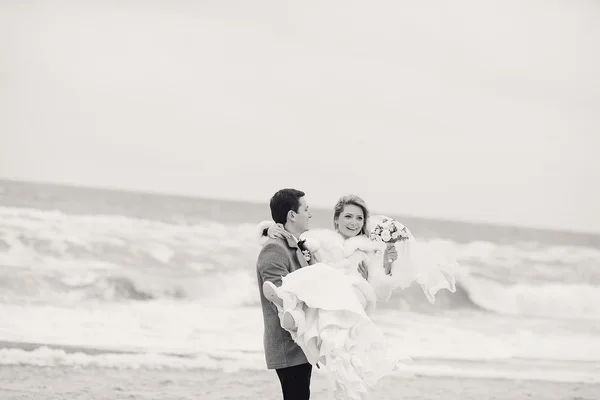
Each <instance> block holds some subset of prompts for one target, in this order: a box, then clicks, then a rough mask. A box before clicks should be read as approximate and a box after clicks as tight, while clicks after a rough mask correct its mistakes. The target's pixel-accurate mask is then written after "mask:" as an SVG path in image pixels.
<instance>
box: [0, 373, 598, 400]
mask: <svg viewBox="0 0 600 400" xmlns="http://www.w3.org/2000/svg"><path fill="white" fill-rule="evenodd" d="M0 398H2V399H3V400H17V399H19V400H20V399H64V400H74V399H82V400H83V399H86V400H88V399H112V400H117V399H142V400H147V399H161V400H170V399H173V400H175V399H177V400H188V399H190V400H191V399H203V400H226V399H239V400H246V399H247V400H250V399H252V400H256V399H264V400H276V399H280V398H281V395H280V391H279V383H278V381H277V378H276V376H275V374H274V373H273V372H269V371H238V372H223V371H214V370H193V371H175V370H169V371H156V370H144V369H139V370H132V369H127V370H118V369H99V368H85V369H84V368H81V367H59V368H56V367H52V368H48V367H35V366H3V367H1V368H0ZM311 398H313V399H315V400H319V399H329V398H330V397H329V394H328V391H327V381H326V379H325V377H324V376H323V375H322V374H320V373H318V374H314V376H313V383H312V396H311ZM372 398H373V399H379V400H392V399H394V400H396V399H420V400H438V399H439V400H441V399H461V400H470V399H473V400H475V399H477V400H520V399H543V400H597V399H599V398H600V385H598V384H578V383H551V382H540V381H517V380H501V379H498V380H492V379H465V378H435V377H412V378H400V377H390V378H386V379H385V380H383V381H381V382H380V384H379V385H378V387H377V390H376V391H375V392H374V394H373V396H372Z"/></svg>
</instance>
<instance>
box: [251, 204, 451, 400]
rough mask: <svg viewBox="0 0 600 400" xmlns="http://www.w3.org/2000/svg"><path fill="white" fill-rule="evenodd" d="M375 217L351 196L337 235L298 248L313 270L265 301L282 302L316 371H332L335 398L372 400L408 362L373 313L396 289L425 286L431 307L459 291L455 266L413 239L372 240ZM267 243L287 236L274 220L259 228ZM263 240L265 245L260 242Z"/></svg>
mask: <svg viewBox="0 0 600 400" xmlns="http://www.w3.org/2000/svg"><path fill="white" fill-rule="evenodd" d="M382 219H383V217H381V216H380V217H375V216H374V217H369V212H368V208H367V206H366V204H365V202H364V201H363V200H362V199H361V198H360V197H358V196H353V195H349V196H344V197H342V198H340V200H339V201H338V203H337V204H336V206H335V207H334V216H333V222H334V229H335V231H330V230H323V229H321V230H310V231H307V232H305V233H304V234H303V235H302V238H301V239H304V241H300V242H299V245H300V247H301V249H302V250H304V251H303V253H304V254H305V255H306V257H307V261H308V262H309V266H307V267H304V268H301V269H299V270H296V271H294V272H292V273H290V274H288V275H286V276H285V277H283V280H282V284H281V286H280V287H279V288H277V287H275V286H274V285H272V284H271V283H270V282H266V283H265V286H264V287H263V290H264V294H265V296H266V297H267V298H268V299H269V300H271V301H272V302H273V303H275V304H276V306H277V307H278V310H279V315H280V319H281V326H282V327H283V328H284V329H286V330H287V331H288V332H289V333H290V334H291V335H292V338H293V339H294V340H295V342H296V343H297V344H298V345H299V346H300V347H301V348H302V350H303V351H304V353H305V355H306V357H307V359H308V361H309V362H310V363H311V364H313V365H322V366H325V367H326V368H327V372H328V376H329V378H330V382H331V384H332V391H333V394H334V396H335V398H336V399H344V400H345V399H365V398H366V396H367V395H368V392H369V389H370V388H372V387H373V386H374V385H375V384H376V383H377V381H378V380H379V379H381V378H382V377H383V376H385V375H388V374H389V373H390V372H392V371H393V370H394V369H396V367H397V365H398V363H399V362H403V361H409V360H410V358H409V357H407V356H406V355H402V354H392V353H391V352H390V349H389V348H388V346H386V340H385V337H384V335H383V333H382V332H381V331H380V330H379V329H378V327H377V326H376V325H375V324H374V323H373V321H372V320H371V318H370V317H369V314H370V313H371V312H372V311H373V310H374V309H375V308H376V303H377V301H387V300H388V299H389V298H390V296H391V294H392V292H393V291H394V290H395V289H397V288H405V287H408V286H409V285H410V284H411V283H412V282H418V283H419V284H420V285H421V287H422V288H423V291H424V293H425V294H426V296H427V298H428V300H429V301H430V302H433V301H435V297H434V296H435V294H436V293H437V291H438V290H440V289H441V288H446V289H448V290H450V291H452V292H454V291H455V287H454V278H453V275H452V269H451V264H444V263H441V262H439V261H434V260H433V259H431V258H430V257H424V256H423V253H422V252H419V251H415V250H417V248H416V247H415V246H414V244H415V240H414V237H413V236H412V234H410V231H408V229H407V228H405V231H406V232H407V233H408V235H407V237H408V239H407V240H403V241H398V242H396V243H395V246H386V245H385V244H384V243H382V242H380V241H375V240H371V238H370V237H369V231H368V226H367V225H368V224H369V225H373V224H376V223H377V222H379V221H381V220H382ZM257 230H258V232H259V234H260V235H261V237H264V236H262V235H263V234H264V232H265V231H266V232H267V236H271V237H275V236H279V237H287V235H289V233H288V232H287V231H285V230H284V229H283V228H282V227H280V226H277V225H275V224H274V223H273V222H270V221H265V222H261V223H260V224H259V225H258V229H257ZM261 240H266V238H265V239H261Z"/></svg>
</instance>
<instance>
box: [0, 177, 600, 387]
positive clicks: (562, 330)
mask: <svg viewBox="0 0 600 400" xmlns="http://www.w3.org/2000/svg"><path fill="white" fill-rule="evenodd" d="M332 206H333V205H332ZM391 216H392V217H394V218H396V219H398V220H399V221H401V222H403V223H404V224H405V225H407V226H408V227H409V228H410V229H411V231H412V232H413V233H414V234H415V236H416V238H417V239H418V240H419V241H421V243H423V245H424V246H427V248H429V249H431V251H451V252H452V253H453V254H455V256H456V258H457V260H458V262H459V264H460V268H459V269H458V271H457V276H456V279H457V291H456V293H449V292H447V291H444V292H440V293H438V296H437V299H436V302H435V304H433V305H431V304H430V303H429V302H428V301H427V299H426V298H425V296H424V295H423V293H422V291H421V290H420V288H419V287H410V288H408V289H406V290H404V291H398V292H396V293H395V294H394V296H393V297H392V299H391V300H390V301H389V302H388V303H384V304H380V305H379V306H378V309H377V310H376V312H375V313H374V315H373V319H374V320H375V321H376V322H377V323H378V324H379V326H380V327H381V329H382V330H383V331H384V332H385V334H386V336H387V338H388V341H389V343H390V345H391V346H397V348H398V349H400V350H402V352H404V353H408V354H409V355H410V356H411V358H412V359H413V362H412V363H409V364H407V365H406V366H405V368H403V369H401V370H400V371H399V372H398V373H401V374H402V373H403V374H408V375H429V376H450V377H487V378H490V377H491V378H506V379H537V380H546V381H557V382H600V235H593V234H585V233H576V232H560V231H550V230H539V229H529V228H523V227H511V226H494V225H484V224H471V223H466V222H452V221H444V220H436V219H424V218H415V217H409V216H402V215H391ZM331 218H332V209H316V210H313V219H312V220H311V223H312V226H313V227H315V228H331V226H332V221H331ZM266 219H269V209H268V199H265V201H264V202H263V203H262V204H260V203H250V202H243V201H226V200H215V199H203V198H194V197H181V196H171V195H163V194H155V193H138V192H126V191H116V190H105V189H93V188H84V187H72V186H59V185H50V184H40V183H28V182H19V181H10V180H0V365H36V366H43V367H48V368H59V367H65V366H75V367H78V368H125V369H128V368H132V369H144V368H146V369H183V370H191V369H216V370H222V371H224V372H228V371H235V370H265V369H266V366H265V361H264V353H263V348H262V334H263V326H262V316H261V310H260V303H259V294H258V288H257V282H256V273H255V265H256V258H257V254H258V251H259V248H260V245H259V243H258V241H257V238H256V234H255V231H256V225H257V223H258V222H260V221H262V220H266ZM317 373H318V371H317Z"/></svg>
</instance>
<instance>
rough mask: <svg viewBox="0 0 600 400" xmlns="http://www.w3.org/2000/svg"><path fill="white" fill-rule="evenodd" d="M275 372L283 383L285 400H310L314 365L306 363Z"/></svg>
mask: <svg viewBox="0 0 600 400" xmlns="http://www.w3.org/2000/svg"><path fill="white" fill-rule="evenodd" d="M275 371H277V376H279V381H280V382H281V390H282V392H283V400H308V399H309V398H310V374H311V372H312V365H310V364H308V363H306V364H300V365H296V366H294V367H287V368H280V369H276V370H275Z"/></svg>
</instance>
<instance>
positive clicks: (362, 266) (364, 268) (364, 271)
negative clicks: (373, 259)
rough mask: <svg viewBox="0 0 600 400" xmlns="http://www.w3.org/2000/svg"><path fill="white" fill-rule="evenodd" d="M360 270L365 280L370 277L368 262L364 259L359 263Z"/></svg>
mask: <svg viewBox="0 0 600 400" xmlns="http://www.w3.org/2000/svg"><path fill="white" fill-rule="evenodd" d="M358 272H359V273H360V274H361V275H362V277H363V278H365V280H367V279H369V269H368V268H367V263H366V262H364V260H363V261H361V262H359V263H358Z"/></svg>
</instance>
